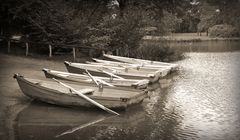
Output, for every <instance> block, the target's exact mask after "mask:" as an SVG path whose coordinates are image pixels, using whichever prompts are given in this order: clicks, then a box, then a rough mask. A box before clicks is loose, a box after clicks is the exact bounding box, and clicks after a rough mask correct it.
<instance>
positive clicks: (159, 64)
mask: <svg viewBox="0 0 240 140" xmlns="http://www.w3.org/2000/svg"><path fill="white" fill-rule="evenodd" d="M103 56H104V57H106V58H109V59H111V60H115V61H119V62H124V63H130V64H138V65H140V66H147V67H171V69H172V70H177V68H178V64H173V63H167V62H160V61H151V60H144V59H137V58H128V57H122V56H115V55H109V54H104V55H103Z"/></svg>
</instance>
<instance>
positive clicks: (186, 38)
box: [143, 33, 240, 42]
mask: <svg viewBox="0 0 240 140" xmlns="http://www.w3.org/2000/svg"><path fill="white" fill-rule="evenodd" d="M143 40H144V41H177V42H178V41H179V42H194V41H218V40H221V41H225V40H226V41H239V40H240V37H232V38H220V37H209V36H207V35H206V33H201V36H200V35H199V34H198V33H173V34H171V35H167V36H151V35H147V36H144V37H143Z"/></svg>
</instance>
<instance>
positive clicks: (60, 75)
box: [42, 68, 149, 89]
mask: <svg viewBox="0 0 240 140" xmlns="http://www.w3.org/2000/svg"><path fill="white" fill-rule="evenodd" d="M42 71H43V72H44V74H45V76H46V78H56V79H61V80H67V81H73V82H78V83H92V84H95V83H94V81H93V80H92V79H91V78H90V77H89V76H88V75H84V74H76V73H69V72H62V71H56V70H50V69H46V68H43V69H42ZM93 77H94V78H95V79H96V80H97V81H98V82H100V83H102V84H104V85H107V86H117V87H132V88H139V89H144V88H146V87H147V86H148V83H149V80H147V79H144V80H136V79H119V78H115V77H111V76H109V77H100V76H93Z"/></svg>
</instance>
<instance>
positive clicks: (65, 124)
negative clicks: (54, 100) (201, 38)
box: [0, 51, 240, 140]
mask: <svg viewBox="0 0 240 140" xmlns="http://www.w3.org/2000/svg"><path fill="white" fill-rule="evenodd" d="M185 56H186V59H184V60H181V61H178V62H176V63H178V64H179V65H180V66H181V68H180V70H179V73H178V74H177V75H175V76H172V77H170V79H169V80H167V81H169V82H168V84H167V85H165V86H164V88H161V89H157V90H156V91H155V92H153V93H152V94H151V96H150V98H147V99H145V100H144V101H143V103H142V104H141V105H139V106H135V107H132V108H129V109H128V110H127V111H126V112H123V111H122V112H119V113H120V114H121V115H120V116H115V117H114V116H110V115H109V114H107V113H104V112H103V111H101V110H94V111H93V110H88V109H84V108H82V109H70V108H64V107H58V106H53V105H48V104H44V103H39V102H35V101H32V102H31V103H29V102H30V100H29V99H28V98H27V97H25V96H21V97H19V96H20V95H22V94H21V91H20V90H19V89H18V87H17V86H16V83H14V85H15V86H16V87H14V88H16V89H14V90H12V93H14V94H16V95H15V96H17V99H18V104H14V105H12V106H8V108H6V109H4V110H5V111H6V112H8V113H6V114H5V115H0V117H1V119H2V118H3V119H5V123H4V126H3V127H1V128H0V130H1V133H0V138H2V139H16V140H20V139H24V140H25V139H33V140H43V139H44V140H46V139H51V140H52V139H60V140H67V139H83V140H86V139H90V140H108V139H109V140H110V139H111V140H112V139H113V140H125V139H126V140H127V139H129V140H130V139H132V140H135V139H138V140H141V139H143V140H161V139H172V140H175V139H204V140H207V139H209V140H214V139H215V140H230V139H231V140H238V139H239V137H240V116H239V115H240V74H239V69H240V52H239V51H233V52H220V53H219V52H218V53H216V52H214V53H213V52H204V53H199V52H198V53H197V52H192V53H186V54H185ZM38 65H39V67H41V66H40V64H38ZM56 67H58V66H56ZM14 68H16V67H14ZM17 68H19V67H17ZM5 71H6V69H5ZM12 71H14V70H12ZM5 73H7V71H6V72H5ZM9 83H10V80H9ZM3 91H8V89H5V90H3V89H1V92H3ZM6 98H7V97H6ZM3 99H4V98H3ZM9 112H10V113H9ZM0 124H1V123H0Z"/></svg>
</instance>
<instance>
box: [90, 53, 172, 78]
mask: <svg viewBox="0 0 240 140" xmlns="http://www.w3.org/2000/svg"><path fill="white" fill-rule="evenodd" d="M93 60H94V61H96V62H90V61H88V62H87V63H88V64H92V65H101V66H111V67H121V68H127V69H133V70H137V71H141V72H146V73H154V72H157V71H161V73H162V77H164V76H166V75H167V74H169V73H170V71H171V67H170V66H159V67H151V66H143V65H139V64H130V63H123V62H116V61H108V60H101V59H97V58H93Z"/></svg>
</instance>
